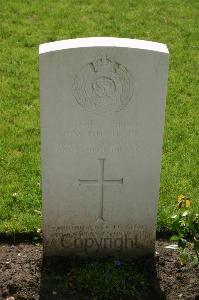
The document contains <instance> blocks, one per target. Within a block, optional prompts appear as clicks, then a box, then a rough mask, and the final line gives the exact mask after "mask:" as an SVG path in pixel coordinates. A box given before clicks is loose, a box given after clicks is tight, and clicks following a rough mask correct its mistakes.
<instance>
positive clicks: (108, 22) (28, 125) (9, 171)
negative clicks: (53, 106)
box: [0, 0, 199, 232]
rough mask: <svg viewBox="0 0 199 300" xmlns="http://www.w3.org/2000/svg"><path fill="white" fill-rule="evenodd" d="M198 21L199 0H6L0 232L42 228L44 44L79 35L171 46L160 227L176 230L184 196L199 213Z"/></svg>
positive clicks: (0, 51)
mask: <svg viewBox="0 0 199 300" xmlns="http://www.w3.org/2000/svg"><path fill="white" fill-rule="evenodd" d="M198 20H199V2H198V0H175V1H174V0H159V1H158V0H146V1H143V0H110V1H108V0H104V1H102V0H90V1H88V0H82V1H78V0H75V1H74V0H57V1H55V0H54V1H52V0H1V1H0V24H1V25H0V78H1V80H0V232H22V231H28V232H30V231H36V230H37V229H39V228H41V187H40V182H41V175H40V173H41V166H40V163H41V162H40V125H39V77H38V46H39V44H41V43H45V42H50V41H55V40H61V39H69V38H76V37H87V36H88V37H89V36H115V37H127V38H136V39H145V40H151V41H158V42H162V43H166V44H167V46H168V48H169V51H170V70H169V84H168V96H167V107H166V121H165V132H164V146H163V158H162V169H161V187H160V199H159V210H158V229H159V230H160V229H162V230H163V229H165V228H166V229H168V228H169V224H170V221H169V217H170V216H171V214H172V213H173V212H174V211H175V207H176V204H177V200H176V199H177V196H178V195H179V194H188V195H189V196H190V198H191V201H192V209H194V210H198V211H199V195H198V187H199V174H198V173H199V159H198V157H199V151H198V149H199V148H198V147H199V122H198V114H199V100H198V92H199V88H198V87H199V82H198V78H199V72H198V70H199V54H198V53H199V52H198V49H199V43H198V39H199V29H198V28H199V22H198ZM143 188H144V187H143ZM140 205H142V204H141V203H140Z"/></svg>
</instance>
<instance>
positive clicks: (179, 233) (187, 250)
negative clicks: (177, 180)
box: [171, 195, 199, 266]
mask: <svg viewBox="0 0 199 300" xmlns="http://www.w3.org/2000/svg"><path fill="white" fill-rule="evenodd" d="M190 206H191V201H190V199H189V197H186V196H184V195H179V196H178V209H179V212H178V213H177V214H175V215H173V216H172V217H171V218H172V229H173V231H174V232H175V233H176V234H175V235H174V236H172V237H171V240H172V241H177V242H178V247H179V252H180V263H181V265H185V264H186V263H187V262H188V261H190V260H191V261H192V263H193V265H194V266H197V265H198V264H199V214H197V213H195V212H193V211H191V210H190Z"/></svg>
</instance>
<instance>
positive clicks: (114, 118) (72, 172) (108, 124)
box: [39, 38, 168, 256]
mask: <svg viewBox="0 0 199 300" xmlns="http://www.w3.org/2000/svg"><path fill="white" fill-rule="evenodd" d="M39 56H40V90H41V133H42V181H43V184H42V190H43V217H44V228H43V230H44V253H45V254H46V255H78V256H88V255H98V256H99V255H107V254H115V253H116V254H117V253H119V254H121V255H122V254H124V255H125V254H129V255H131V254H132V255H134V254H141V253H153V251H154V242H155V223H156V206H157V200H158V191H159V175H160V161H161V149H162V131H163V122H164V110H165V98H166V86H167V68H168V50H167V47H166V46H165V45H163V44H159V43H153V42H146V41H139V40H130V39H118V38H87V39H75V40H66V41H60V42H54V43H49V44H43V45H41V46H40V55H39Z"/></svg>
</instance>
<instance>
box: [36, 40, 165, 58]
mask: <svg viewBox="0 0 199 300" xmlns="http://www.w3.org/2000/svg"><path fill="white" fill-rule="evenodd" d="M86 47H118V48H132V49H143V50H149V51H156V52H161V53H167V54H168V53H169V51H168V48H167V46H166V45H165V44H161V43H157V42H151V41H145V40H136V39H127V38H114V37H91V38H77V39H68V40H62V41H56V42H51V43H45V44H41V45H40V46H39V54H43V53H48V52H53V51H59V50H64V49H73V48H86Z"/></svg>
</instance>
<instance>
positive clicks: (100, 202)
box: [79, 158, 123, 221]
mask: <svg viewBox="0 0 199 300" xmlns="http://www.w3.org/2000/svg"><path fill="white" fill-rule="evenodd" d="M98 161H99V172H98V179H79V184H80V185H81V184H87V185H90V184H94V185H98V210H97V211H98V213H97V220H102V221H103V202H104V185H109V184H120V185H122V184H123V178H121V179H104V162H105V158H99V159H98Z"/></svg>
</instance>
